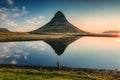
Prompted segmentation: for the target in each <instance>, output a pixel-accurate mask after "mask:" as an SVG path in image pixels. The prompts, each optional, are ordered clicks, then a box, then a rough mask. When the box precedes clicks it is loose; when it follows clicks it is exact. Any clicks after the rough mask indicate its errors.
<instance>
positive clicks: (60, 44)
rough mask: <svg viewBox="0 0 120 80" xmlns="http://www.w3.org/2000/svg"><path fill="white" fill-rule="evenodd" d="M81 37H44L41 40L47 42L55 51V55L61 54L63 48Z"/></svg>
mask: <svg viewBox="0 0 120 80" xmlns="http://www.w3.org/2000/svg"><path fill="white" fill-rule="evenodd" d="M80 38H82V37H79V36H78V37H62V38H56V39H51V38H49V39H44V40H43V41H44V42H46V43H47V44H49V45H50V46H51V47H52V48H53V49H54V51H55V53H56V54H57V55H62V53H63V52H64V51H65V49H66V48H67V47H68V45H70V44H71V43H72V42H74V41H76V40H78V39H80Z"/></svg>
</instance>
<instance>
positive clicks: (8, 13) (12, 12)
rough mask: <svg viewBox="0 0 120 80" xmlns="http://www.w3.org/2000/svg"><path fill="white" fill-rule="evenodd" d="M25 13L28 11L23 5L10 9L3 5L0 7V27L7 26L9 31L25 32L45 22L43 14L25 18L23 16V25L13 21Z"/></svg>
mask: <svg viewBox="0 0 120 80" xmlns="http://www.w3.org/2000/svg"><path fill="white" fill-rule="evenodd" d="M27 13H28V11H27V10H26V7H25V6H23V7H22V9H19V8H18V7H14V8H12V9H8V8H5V7H2V8H0V24H1V25H0V27H3V28H8V29H9V30H11V31H19V32H26V31H31V30H35V29H37V28H39V27H40V26H42V25H43V24H45V17H44V16H36V17H32V18H27V19H24V18H23V22H24V25H23V24H22V25H21V24H20V23H17V22H16V21H15V19H16V18H19V17H22V16H24V15H26V14H27Z"/></svg>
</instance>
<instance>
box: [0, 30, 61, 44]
mask: <svg viewBox="0 0 120 80" xmlns="http://www.w3.org/2000/svg"><path fill="white" fill-rule="evenodd" d="M60 37H63V36H62V35H43V34H29V33H23V32H0V42H7V41H32V40H43V39H48V38H60Z"/></svg>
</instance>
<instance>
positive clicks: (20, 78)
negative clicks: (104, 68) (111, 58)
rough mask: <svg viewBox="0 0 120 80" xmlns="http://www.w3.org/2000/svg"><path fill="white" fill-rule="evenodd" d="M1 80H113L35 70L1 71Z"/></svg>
mask: <svg viewBox="0 0 120 80" xmlns="http://www.w3.org/2000/svg"><path fill="white" fill-rule="evenodd" d="M0 80H113V78H112V77H110V76H101V75H95V74H86V73H81V74H79V73H76V72H72V71H70V72H67V71H63V70H60V71H48V70H34V69H7V68H2V69H0Z"/></svg>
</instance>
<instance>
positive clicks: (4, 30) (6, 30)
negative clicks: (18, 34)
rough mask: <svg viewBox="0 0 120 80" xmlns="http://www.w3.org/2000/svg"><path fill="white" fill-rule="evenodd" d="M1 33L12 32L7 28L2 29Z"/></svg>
mask: <svg viewBox="0 0 120 80" xmlns="http://www.w3.org/2000/svg"><path fill="white" fill-rule="evenodd" d="M0 32H10V31H9V30H8V29H6V28H0Z"/></svg>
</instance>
